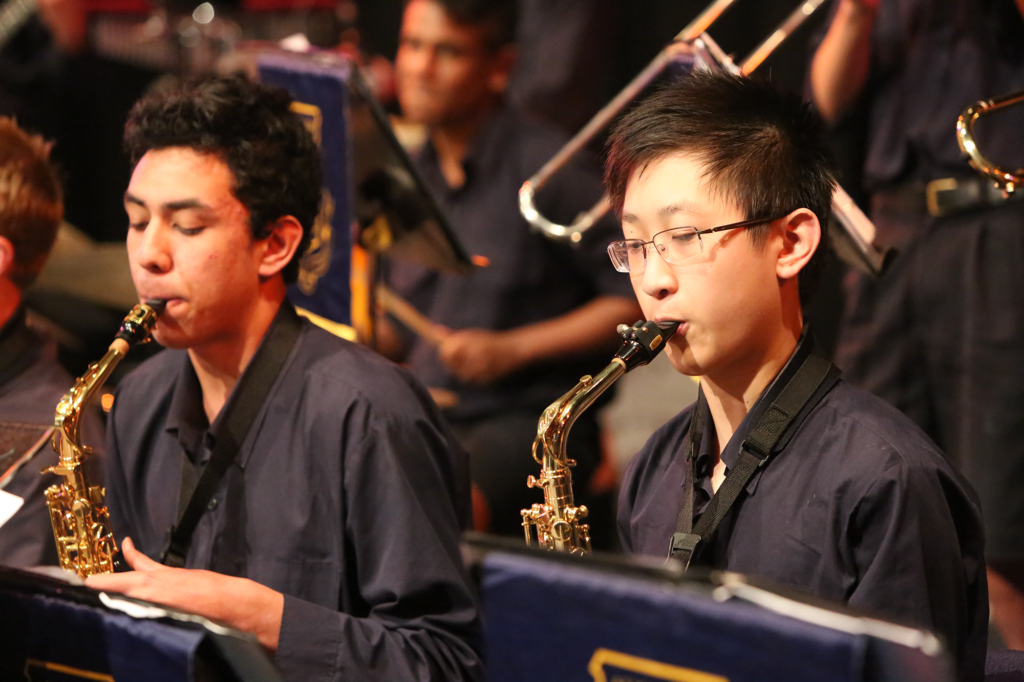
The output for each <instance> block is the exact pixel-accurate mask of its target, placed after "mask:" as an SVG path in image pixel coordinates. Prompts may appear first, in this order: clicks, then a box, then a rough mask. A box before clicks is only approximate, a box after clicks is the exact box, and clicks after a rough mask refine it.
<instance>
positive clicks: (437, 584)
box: [276, 409, 482, 681]
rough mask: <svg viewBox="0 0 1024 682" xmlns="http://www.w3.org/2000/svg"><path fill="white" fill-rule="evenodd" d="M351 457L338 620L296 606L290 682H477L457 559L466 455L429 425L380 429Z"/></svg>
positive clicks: (289, 617)
mask: <svg viewBox="0 0 1024 682" xmlns="http://www.w3.org/2000/svg"><path fill="white" fill-rule="evenodd" d="M349 420H350V421H353V422H359V423H352V424H347V426H346V430H347V431H349V432H351V431H356V430H359V431H361V432H362V433H363V434H365V435H364V437H363V438H361V439H360V440H359V441H358V442H356V443H353V447H352V448H351V449H347V451H346V453H345V457H344V462H345V472H344V481H343V486H344V491H343V496H344V500H345V503H344V506H345V510H344V514H345V521H344V532H345V536H346V558H345V563H346V574H347V582H349V583H350V584H348V585H343V586H342V602H343V603H342V604H340V605H339V607H340V610H341V611H343V612H339V611H336V610H333V609H330V608H326V607H323V606H317V605H314V604H310V603H308V602H303V601H301V600H298V599H295V598H291V597H286V598H285V606H284V616H283V619H282V623H281V633H280V643H279V648H278V651H277V655H276V662H277V664H278V666H279V667H280V668H281V670H282V672H283V673H284V674H285V677H286V678H287V679H292V680H309V681H320V680H341V679H360V680H381V681H385V680H387V681H393V680H424V681H425V680H478V679H481V677H482V672H481V663H480V658H479V655H478V653H477V651H476V648H475V647H476V633H477V626H478V619H477V609H476V604H475V598H474V595H473V593H472V591H471V589H470V586H469V583H468V580H467V576H466V574H465V571H464V568H463V565H462V560H461V556H460V552H459V538H460V530H459V529H460V524H459V516H458V510H459V509H460V508H461V505H460V504H459V500H458V499H457V497H458V496H459V495H468V486H467V487H466V488H465V489H464V488H462V486H461V485H460V481H459V476H460V475H463V474H464V473H465V471H466V469H465V467H460V466H458V464H459V463H460V462H459V461H458V460H457V459H456V457H457V456H458V455H459V454H461V451H459V450H457V449H456V451H455V452H454V456H453V453H452V452H450V450H449V448H450V444H449V441H448V438H446V434H444V433H442V431H441V430H440V428H439V427H438V426H437V425H436V422H435V421H434V420H432V419H430V418H428V417H426V416H420V417H416V416H410V417H408V418H403V417H396V416H393V413H392V414H391V415H388V416H387V417H385V418H377V417H374V416H373V415H371V414H370V410H369V409H367V410H366V411H365V414H361V415H357V416H356V417H353V416H352V415H350V416H349Z"/></svg>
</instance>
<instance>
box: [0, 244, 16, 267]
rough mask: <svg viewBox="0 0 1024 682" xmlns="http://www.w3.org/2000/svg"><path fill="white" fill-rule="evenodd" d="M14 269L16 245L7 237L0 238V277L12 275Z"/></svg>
mask: <svg viewBox="0 0 1024 682" xmlns="http://www.w3.org/2000/svg"><path fill="white" fill-rule="evenodd" d="M13 268H14V244H12V243H11V240H10V239H8V238H7V237H4V236H0V277H2V276H4V275H8V274H10V272H11V270H12V269H13Z"/></svg>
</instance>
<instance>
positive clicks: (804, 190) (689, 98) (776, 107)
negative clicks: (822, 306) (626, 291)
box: [604, 71, 836, 303]
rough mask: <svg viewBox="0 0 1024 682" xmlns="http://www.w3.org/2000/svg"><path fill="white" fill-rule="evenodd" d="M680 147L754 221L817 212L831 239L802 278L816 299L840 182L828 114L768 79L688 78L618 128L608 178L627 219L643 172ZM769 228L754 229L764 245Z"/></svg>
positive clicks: (805, 293)
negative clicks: (629, 191)
mask: <svg viewBox="0 0 1024 682" xmlns="http://www.w3.org/2000/svg"><path fill="white" fill-rule="evenodd" d="M676 153H684V154H693V155H694V157H695V158H696V159H698V160H699V161H700V162H701V163H702V164H703V165H704V168H705V172H706V174H707V178H708V180H709V183H710V184H711V186H712V187H713V188H714V189H715V190H717V191H719V192H721V193H722V194H723V195H724V196H726V197H728V198H729V199H731V200H732V201H734V202H735V203H736V204H737V205H738V206H739V207H740V208H741V209H742V210H743V211H744V212H745V213H746V218H747V219H748V220H755V219H757V218H771V217H775V216H778V215H785V214H786V213H789V212H790V211H795V210H796V209H798V208H807V209H809V210H811V211H812V212H814V214H815V215H816V216H817V217H818V222H820V223H821V243H820V244H819V245H818V249H817V251H816V252H815V253H814V255H813V256H812V257H811V260H810V261H809V262H808V263H807V265H806V266H804V268H803V270H801V272H800V276H799V288H800V299H801V301H803V302H804V303H807V302H809V301H810V300H811V297H812V295H813V293H814V290H815V288H816V287H817V284H818V279H819V278H820V276H821V270H822V268H823V262H824V259H825V253H826V252H827V250H828V249H827V245H828V240H827V236H828V231H827V229H826V228H827V226H828V219H829V215H830V206H831V204H832V191H833V190H834V189H835V184H836V183H835V173H834V171H833V164H832V156H831V153H830V151H829V148H828V144H827V142H826V137H825V127H824V123H823V122H822V121H821V118H820V117H819V116H818V115H817V114H816V113H815V112H814V111H813V110H811V108H810V107H809V106H808V105H807V104H806V103H804V102H803V101H801V99H800V97H799V96H797V95H795V94H793V93H787V92H783V91H780V90H779V89H778V88H776V87H775V86H773V85H772V84H771V83H768V82H766V81H763V80H759V79H755V78H744V77H741V76H733V75H730V74H726V73H723V72H719V71H696V72H694V73H692V74H690V75H688V76H686V77H684V78H681V79H680V80H679V81H677V82H675V83H672V84H670V85H668V86H666V87H664V88H662V89H661V90H659V91H657V92H655V93H654V94H653V95H651V96H650V97H648V98H647V99H645V100H644V101H642V102H641V103H640V104H638V105H637V107H636V108H635V109H633V110H632V111H631V112H629V113H628V114H626V115H625V116H623V117H622V119H620V120H619V122H618V123H617V124H616V125H615V127H614V129H613V130H612V133H611V136H610V138H609V140H608V158H607V161H606V162H605V174H604V178H605V188H606V189H607V190H608V194H609V197H610V198H611V202H612V207H613V208H614V209H615V212H616V213H617V214H618V215H619V216H620V217H621V216H622V204H623V201H624V199H625V196H626V186H627V184H628V183H629V179H630V178H631V177H632V176H633V173H634V172H635V171H636V170H637V169H643V168H645V167H646V166H647V165H648V164H650V163H652V162H654V161H657V160H659V159H661V158H664V157H666V156H669V155H670V154H676ZM768 229H769V226H768V225H763V226H758V227H754V228H751V230H750V234H751V238H752V239H753V241H754V243H755V244H758V245H760V244H763V243H764V240H765V239H766V236H767V233H768Z"/></svg>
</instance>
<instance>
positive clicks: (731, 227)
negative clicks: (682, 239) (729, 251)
mask: <svg viewBox="0 0 1024 682" xmlns="http://www.w3.org/2000/svg"><path fill="white" fill-rule="evenodd" d="M791 212H792V211H790V212H789V213H791ZM789 213H783V214H782V215H780V216H777V217H775V218H755V219H753V220H743V221H740V222H738V223H730V224H728V225H721V226H719V227H709V228H707V229H705V230H698V229H697V228H695V227H693V226H691V225H680V226H679V227H670V228H668V229H667V230H662V231H661V232H655V233H654V234H652V235H651V239H650V241H646V242H645V241H643V240H640V239H619V240H617V241H614V242H612V243H611V244H609V245H608V249H609V252H608V256H609V258H610V257H611V251H610V249H611V247H612V246H613V245H615V244H625V243H626V242H632V241H639V242H640V245H641V246H643V247H644V269H643V270H641V271H640V272H630V271H626V272H625V273H624V274H627V275H642V274H643V273H644V272H646V271H647V245H648V244H650V245H651V246H654V240H655V238H657V236H658V235H661V234H665V233H666V232H672V231H673V230H682V229H686V228H687V227H689V228H690V229H692V230H694V234H696V235H697V241H698V242H699V243H700V253H695V254H693V255H692V256H690V257H689V258H687V259H686V260H690V259H691V258H696V257H697V256H699V255H700V254H701V253H704V239H703V238H702V236H701V235H705V234H713V233H715V232H725V231H726V230H736V229H739V228H742V227H754V226H756V225H764V224H765V223H774V222H775V221H776V220H781V219H783V218H785V217H786V216H788V215H789ZM655 251H657V249H655ZM657 253H658V255H659V256H661V259H662V260H665V256H663V255H662V253H661V251H657ZM665 263H666V264H667V265H679V263H669V262H668V261H667V260H665ZM612 264H613V265H614V261H613V263H612ZM616 272H622V271H621V270H619V269H618V268H616Z"/></svg>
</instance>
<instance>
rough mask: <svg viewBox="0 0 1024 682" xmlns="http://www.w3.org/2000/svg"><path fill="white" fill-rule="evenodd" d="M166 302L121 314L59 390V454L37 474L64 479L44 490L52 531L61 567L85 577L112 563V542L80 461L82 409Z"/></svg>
mask: <svg viewBox="0 0 1024 682" xmlns="http://www.w3.org/2000/svg"><path fill="white" fill-rule="evenodd" d="M165 304H166V301H161V300H155V299H154V300H149V301H146V302H145V303H140V304H139V305H137V306H135V307H134V308H133V309H132V311H131V312H130V313H128V316H127V317H126V318H124V322H123V323H122V325H121V331H119V332H118V334H117V338H115V339H114V342H113V343H112V344H110V348H109V350H107V352H106V354H105V355H104V356H103V357H102V358H101V359H100V361H99V362H94V363H93V364H91V365H89V369H88V371H86V373H85V374H84V375H82V377H81V378H79V379H78V380H77V381H76V382H75V385H74V386H73V387H72V388H71V390H70V391H68V392H67V393H66V394H64V397H63V398H62V399H61V401H60V403H59V404H58V405H57V414H56V416H55V417H54V427H55V428H54V432H53V440H52V445H53V449H54V450H55V451H56V452H57V454H58V455H59V460H58V462H57V465H56V466H52V467H49V468H47V469H44V470H43V471H42V473H44V474H47V473H53V474H57V475H58V476H62V477H63V478H64V482H63V483H57V484H54V485H51V486H50V487H49V488H47V489H46V506H47V507H48V508H49V509H50V522H51V523H52V524H53V536H54V539H55V540H56V541H57V554H58V556H59V557H60V566H61V568H64V569H67V570H69V571H74V572H75V573H77V574H78V575H79V577H82V578H85V577H87V576H90V575H93V574H95V573H112V572H113V571H114V568H115V564H116V561H117V559H116V557H117V543H116V542H115V541H114V536H113V534H112V533H111V532H110V515H109V514H108V512H107V508H106V507H105V506H104V505H103V498H104V495H105V490H104V488H103V487H101V486H98V485H90V484H89V481H88V479H87V477H86V475H85V471H84V470H83V464H84V462H85V460H86V459H88V457H89V455H91V454H92V448H90V447H88V446H86V445H82V438H81V434H80V433H79V425H80V421H81V417H82V411H83V409H84V408H85V406H86V405H87V404H88V403H89V400H90V399H92V397H93V396H94V395H96V393H98V392H99V390H100V388H101V387H102V386H103V384H104V383H105V382H106V381H107V379H108V378H109V377H110V374H111V372H113V371H114V368H115V367H117V363H119V362H120V361H121V359H122V358H124V356H125V355H127V354H128V352H129V351H130V350H131V349H132V348H133V347H134V346H136V345H137V344H139V343H145V342H146V341H148V340H149V333H150V330H152V328H153V325H154V324H156V318H157V316H158V315H159V314H160V313H161V312H163V308H164V305H165Z"/></svg>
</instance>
